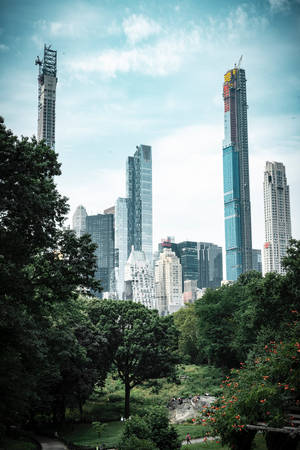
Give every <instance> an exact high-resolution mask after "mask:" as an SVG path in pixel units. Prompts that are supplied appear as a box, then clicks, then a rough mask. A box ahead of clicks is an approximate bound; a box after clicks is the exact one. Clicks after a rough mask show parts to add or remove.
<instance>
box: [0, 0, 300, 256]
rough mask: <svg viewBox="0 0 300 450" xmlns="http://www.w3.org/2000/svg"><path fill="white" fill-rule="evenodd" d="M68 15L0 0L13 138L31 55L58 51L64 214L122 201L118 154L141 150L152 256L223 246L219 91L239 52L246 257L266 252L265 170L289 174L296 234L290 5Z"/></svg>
mask: <svg viewBox="0 0 300 450" xmlns="http://www.w3.org/2000/svg"><path fill="white" fill-rule="evenodd" d="M76 5H77V9H76V8H72V4H71V2H63V3H62V4H61V5H59V4H57V7H56V8H50V7H49V6H48V7H45V6H43V5H40V4H39V3H38V2H35V1H31V2H28V3H27V5H26V7H25V5H24V4H22V3H21V2H18V1H15V2H12V3H8V2H6V1H4V2H3V6H4V7H3V15H2V19H1V23H0V28H1V30H0V32H1V35H0V58H1V64H2V67H3V73H2V75H1V92H0V93H1V98H2V100H1V114H2V115H3V116H4V118H5V121H6V125H7V127H8V128H11V129H12V130H13V132H14V133H16V134H18V135H21V134H23V135H29V136H32V135H33V134H36V126H37V108H36V104H37V75H38V74H37V68H36V67H35V66H34V59H35V57H36V55H39V54H41V53H42V51H43V48H44V44H45V43H46V44H52V48H53V49H55V50H57V52H58V53H57V55H58V67H57V71H58V73H57V76H58V84H57V97H56V110H57V111H56V112H57V119H56V130H57V131H56V151H57V152H58V153H59V160H60V161H61V162H62V176H61V177H60V178H59V179H58V180H57V181H58V186H59V189H60V190H61V192H62V193H63V194H64V195H66V196H67V197H69V198H70V206H71V210H70V217H71V216H72V214H73V213H74V211H75V208H76V207H77V206H78V205H80V204H82V205H84V206H85V207H86V209H87V211H88V214H89V215H91V214H98V213H99V212H101V211H102V210H104V209H105V208H107V207H108V206H109V205H110V204H114V203H115V201H116V199H117V198H118V197H124V196H125V161H126V156H127V155H128V154H131V153H132V149H133V148H134V147H135V145H137V144H138V143H139V142H144V143H146V144H149V145H151V147H152V152H153V194H154V199H153V208H154V210H153V219H154V222H153V231H154V236H153V238H154V239H153V242H154V247H155V245H156V243H157V242H158V241H159V240H160V238H161V237H162V236H165V235H170V234H171V235H175V236H176V239H177V240H178V241H184V240H191V241H192V240H195V241H198V240H202V241H208V242H215V243H217V244H218V245H221V246H222V247H223V248H225V246H224V226H223V195H222V194H223V192H222V191H223V186H222V152H221V148H222V140H223V137H224V135H223V107H222V82H223V75H224V73H225V72H226V71H227V70H228V69H230V67H232V66H233V64H234V62H237V61H238V59H239V57H240V55H241V54H243V55H244V58H243V63H242V66H243V68H245V69H246V74H247V90H248V104H249V106H250V109H249V112H248V119H249V127H248V128H249V161H250V164H249V165H250V188H251V204H252V237H253V248H262V246H263V242H264V229H263V227H264V221H263V172H264V166H265V161H267V160H270V161H273V160H275V161H282V162H283V164H284V165H285V166H286V168H287V171H288V173H289V185H290V188H291V211H292V230H293V237H295V238H297V237H298V238H299V234H300V211H299V206H298V205H297V202H296V198H297V192H299V191H300V184H299V179H298V178H299V177H298V173H297V166H299V153H297V151H299V78H297V73H299V70H298V65H299V63H298V62H297V55H298V52H299V50H298V48H297V44H296V42H297V41H298V40H299V27H297V18H299V2H296V1H293V2H289V1H280V0H277V1H275V0H273V1H265V2H251V4H250V2H246V3H243V4H240V3H238V2H233V3H232V4H231V7H230V8H228V6H226V7H225V6H224V5H222V2H219V1H214V2H212V5H211V6H210V7H207V6H206V7H205V6H204V5H201V6H200V5H198V4H197V2H195V1H181V2H175V3H174V2H165V3H164V5H163V6H160V7H158V6H157V5H156V2H148V4H147V6H145V4H144V3H143V2H130V3H129V2H125V4H124V3H123V2H117V1H112V2H105V1H104V2H103V3H102V4H101V7H100V6H98V5H97V3H96V2H93V1H90V2H86V3H82V2H78V3H76ZM97 21H98V22H99V24H97ZM21 30H22V31H21ZM255 33H256V34H257V33H258V36H259V38H256V37H255ZM219 36H222V39H220V37H219ZM20 39H22V47H20ZM228 43H230V44H231V45H230V46H229V49H227V47H226V51H224V48H225V46H226V45H227V44H228ZM275 48H276V52H274V51H273V49H275ZM298 59H299V58H298ZM200 60H201V64H200ZM16 112H18V114H16ZM95 193H97V195H95ZM189 214H190V217H189Z"/></svg>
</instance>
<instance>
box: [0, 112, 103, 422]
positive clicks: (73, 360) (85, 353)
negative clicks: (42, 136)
mask: <svg viewBox="0 0 300 450" xmlns="http://www.w3.org/2000/svg"><path fill="white" fill-rule="evenodd" d="M60 173H61V171H60V164H59V163H58V161H57V155H56V154H55V152H54V151H53V150H52V149H50V148H49V147H48V146H46V145H45V144H44V143H43V142H37V140H36V139H35V138H33V139H32V140H29V139H28V138H23V137H22V138H21V139H18V138H17V137H16V136H14V135H13V134H12V132H11V131H10V130H7V129H6V128H5V126H4V123H3V120H2V119H1V120H0V285H1V293H0V338H1V343H2V345H1V349H0V359H1V367H0V386H1V390H0V396H1V406H0V421H1V422H2V423H4V424H6V425H9V424H12V423H14V424H15V423H19V422H22V421H24V420H25V419H28V418H30V417H32V416H33V415H34V413H35V411H39V412H43V411H44V412H47V413H48V412H49V411H51V413H52V414H53V415H54V417H56V418H60V419H61V418H62V417H63V416H64V408H65V406H66V404H67V402H68V401H71V397H72V401H73V399H74V398H75V397H77V398H78V399H79V398H80V399H81V400H80V401H81V402H82V401H83V399H84V398H86V396H87V395H88V394H89V392H90V390H91V386H93V385H94V383H95V381H96V379H98V378H99V373H100V374H101V370H100V371H99V372H97V376H96V372H95V367H97V366H98V368H99V366H100V364H99V357H95V356H96V354H98V355H100V353H101V352H100V340H99V339H98V340H97V334H98V332H96V331H95V330H94V329H93V328H92V327H91V326H90V325H89V324H88V323H87V321H86V315H85V313H84V311H83V310H84V308H85V306H84V305H83V304H81V306H80V307H79V304H78V302H77V298H78V295H79V292H80V290H84V291H87V292H88V291H89V290H90V289H95V288H97V287H98V283H96V282H95V281H94V271H95V267H96V265H95V264H96V261H95V256H94V249H95V246H94V244H92V243H91V240H90V238H89V237H88V236H84V237H82V238H80V239H78V238H76V236H75V235H74V233H73V232H70V231H64V230H62V225H63V222H64V216H65V214H66V212H67V211H68V205H67V201H66V198H65V197H62V196H61V195H60V194H59V192H58V191H57V188H56V185H55V181H54V177H55V176H58V175H60ZM101 347H102V346H101ZM95 361H96V362H95ZM94 364H96V366H95V365H94ZM92 367H93V369H94V370H92ZM88 369H89V372H87V370H88ZM87 373H89V375H88V376H87ZM91 374H92V375H91ZM62 392H63V395H62V394H61V393H62Z"/></svg>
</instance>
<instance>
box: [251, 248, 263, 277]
mask: <svg viewBox="0 0 300 450" xmlns="http://www.w3.org/2000/svg"><path fill="white" fill-rule="evenodd" d="M252 268H253V270H256V271H257V272H259V273H261V274H262V259H261V250H259V249H255V248H253V249H252Z"/></svg>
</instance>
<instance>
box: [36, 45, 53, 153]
mask: <svg viewBox="0 0 300 450" xmlns="http://www.w3.org/2000/svg"><path fill="white" fill-rule="evenodd" d="M56 63H57V52H56V50H52V49H51V46H50V45H49V46H48V47H47V45H45V46H44V58H43V59H42V60H40V58H39V57H37V58H36V60H35V64H37V65H38V66H39V76H38V83H39V91H38V92H39V94H38V96H39V97H38V132H37V138H38V141H41V140H42V139H44V140H45V141H46V144H47V145H49V147H51V148H53V149H54V148H55V102H56V84H57V77H56Z"/></svg>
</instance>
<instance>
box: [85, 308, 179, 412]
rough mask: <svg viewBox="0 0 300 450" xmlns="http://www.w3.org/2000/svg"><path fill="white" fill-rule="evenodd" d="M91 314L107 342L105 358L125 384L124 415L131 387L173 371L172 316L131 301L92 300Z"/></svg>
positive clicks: (175, 356)
mask: <svg viewBox="0 0 300 450" xmlns="http://www.w3.org/2000/svg"><path fill="white" fill-rule="evenodd" d="M89 314H90V318H91V320H92V321H93V322H94V323H95V325H96V326H97V328H98V330H99V332H101V333H102V336H103V338H104V339H105V340H106V341H107V342H108V343H109V346H107V350H106V352H107V353H106V358H107V359H108V360H109V361H110V360H111V359H112V362H113V364H114V365H115V367H116V368H117V371H118V374H119V376H120V378H121V380H122V382H123V383H124V385H125V413H124V415H125V417H126V418H128V417H129V415H130V391H131V389H132V388H133V387H135V386H137V385H139V384H141V383H142V382H143V381H146V380H150V379H156V378H161V377H165V376H168V375H171V374H173V371H174V368H175V364H176V362H177V361H178V357H177V353H176V349H177V331H176V329H175V327H174V325H173V318H172V317H171V316H168V317H159V315H158V313H157V311H152V310H149V309H147V308H146V307H145V306H143V305H141V304H138V303H133V302H131V301H124V302H120V301H112V300H103V301H97V300H95V301H94V303H93V305H91V308H90V312H89Z"/></svg>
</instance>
